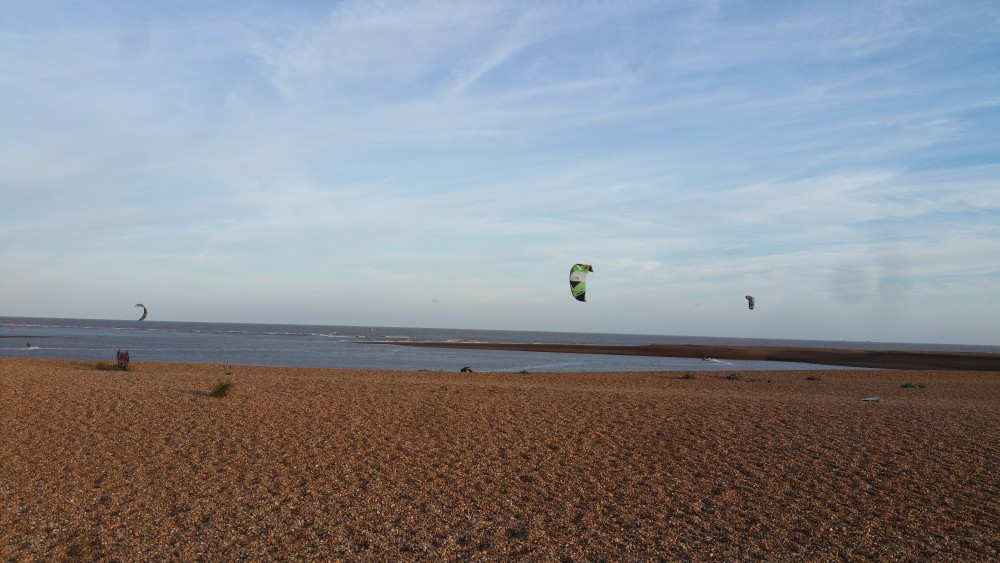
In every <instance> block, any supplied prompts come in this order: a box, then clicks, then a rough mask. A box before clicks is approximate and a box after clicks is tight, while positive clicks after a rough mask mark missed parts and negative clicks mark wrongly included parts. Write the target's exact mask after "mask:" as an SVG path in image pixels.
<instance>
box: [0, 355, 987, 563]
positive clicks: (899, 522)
mask: <svg viewBox="0 0 1000 563" xmlns="http://www.w3.org/2000/svg"><path fill="white" fill-rule="evenodd" d="M716 356H721V355H716ZM94 364H95V362H91V361H68V360H35V359H32V360H28V359H9V358H0V559H5V560H6V559H14V560H25V559H27V560H36V559H41V560H59V559H64V558H80V559H85V560H95V559H102V560H123V561H132V560H184V561H188V560H232V559H247V558H250V559H268V558H282V559H335V558H342V559H347V560H358V559H382V560H435V561H437V560H442V559H449V558H459V559H471V560H505V559H511V558H517V559H533V560H560V559H566V560H609V561H623V560H656V559H667V560H677V559H690V560H720V559H728V560H732V559H770V560H774V559H778V560H787V559H804V560H829V559H848V560H857V559H885V560H922V559H939V560H955V559H968V560H977V561H985V560H997V558H998V557H1000V477H998V475H1000V471H998V469H1000V467H998V459H1000V458H998V454H1000V425H998V424H997V421H998V420H1000V416H998V408H1000V372H996V371H994V372H987V371H978V372H974V371H928V370H923V371H896V370H869V371H865V370H857V371H855V370H830V371H824V370H815V371H774V372H745V373H743V375H745V378H744V379H729V378H728V376H729V373H728V372H699V373H697V374H693V375H692V376H690V377H693V379H687V378H685V377H684V374H683V373H671V372H635V373H586V374H567V373H551V374H510V373H503V374H500V373H446V372H396V371H361V370H340V369H292V368H263V367H245V366H234V367H232V368H227V367H225V366H222V365H214V364H206V365H197V364H172V363H133V369H132V370H131V371H129V372H109V371H99V370H96V369H95V367H94ZM227 371H229V372H230V373H228V374H227V373H226V372H227ZM219 380H229V381H231V382H233V383H234V384H235V386H234V388H233V391H232V393H231V394H230V395H229V396H227V397H224V398H214V397H211V396H209V395H208V391H210V390H211V389H212V388H213V386H214V385H215V384H216V383H217V382H218V381H219ZM904 384H912V385H913V387H909V386H908V387H904V386H903V385H904ZM875 396H877V397H881V398H882V400H881V401H879V402H872V401H863V400H862V399H865V398H870V397H875Z"/></svg>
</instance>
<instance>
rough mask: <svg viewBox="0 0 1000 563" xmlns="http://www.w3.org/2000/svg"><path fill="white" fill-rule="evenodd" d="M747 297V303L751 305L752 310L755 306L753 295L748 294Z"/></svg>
mask: <svg viewBox="0 0 1000 563" xmlns="http://www.w3.org/2000/svg"><path fill="white" fill-rule="evenodd" d="M746 298H747V305H748V306H749V307H750V310H751V311H753V306H754V298H753V295H747V296H746Z"/></svg>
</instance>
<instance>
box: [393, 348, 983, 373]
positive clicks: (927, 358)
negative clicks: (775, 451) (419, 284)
mask: <svg viewBox="0 0 1000 563" xmlns="http://www.w3.org/2000/svg"><path fill="white" fill-rule="evenodd" d="M393 345H396V346H412V347H426V348H466V349H473V350H511V351H521V352H557V353H563V354H608V355H616V356H658V357H664V358H665V357H670V358H715V359H718V360H757V361H773V362H795V363H803V364H817V365H825V366H846V367H860V368H879V369H909V370H924V369H931V370H942V369H947V370H973V371H1000V354H989V353H985V352H915V351H905V350H841V349H836V348H793V347H779V346H711V345H703V344H649V345H646V346H604V345H593V344H497V343H492V342H400V343H393Z"/></svg>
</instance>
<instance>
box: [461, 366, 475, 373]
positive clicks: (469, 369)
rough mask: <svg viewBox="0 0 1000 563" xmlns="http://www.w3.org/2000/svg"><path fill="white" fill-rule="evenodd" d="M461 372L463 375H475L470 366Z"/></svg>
mask: <svg viewBox="0 0 1000 563" xmlns="http://www.w3.org/2000/svg"><path fill="white" fill-rule="evenodd" d="M461 371H462V373H474V372H473V371H472V368H470V367H469V366H465V367H464V368H462V369H461Z"/></svg>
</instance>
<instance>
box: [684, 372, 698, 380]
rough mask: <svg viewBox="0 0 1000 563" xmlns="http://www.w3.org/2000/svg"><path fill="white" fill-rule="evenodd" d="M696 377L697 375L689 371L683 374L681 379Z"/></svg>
mask: <svg viewBox="0 0 1000 563" xmlns="http://www.w3.org/2000/svg"><path fill="white" fill-rule="evenodd" d="M694 378H695V375H694V374H693V373H691V372H689V371H687V372H684V375H682V376H681V379H694Z"/></svg>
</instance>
